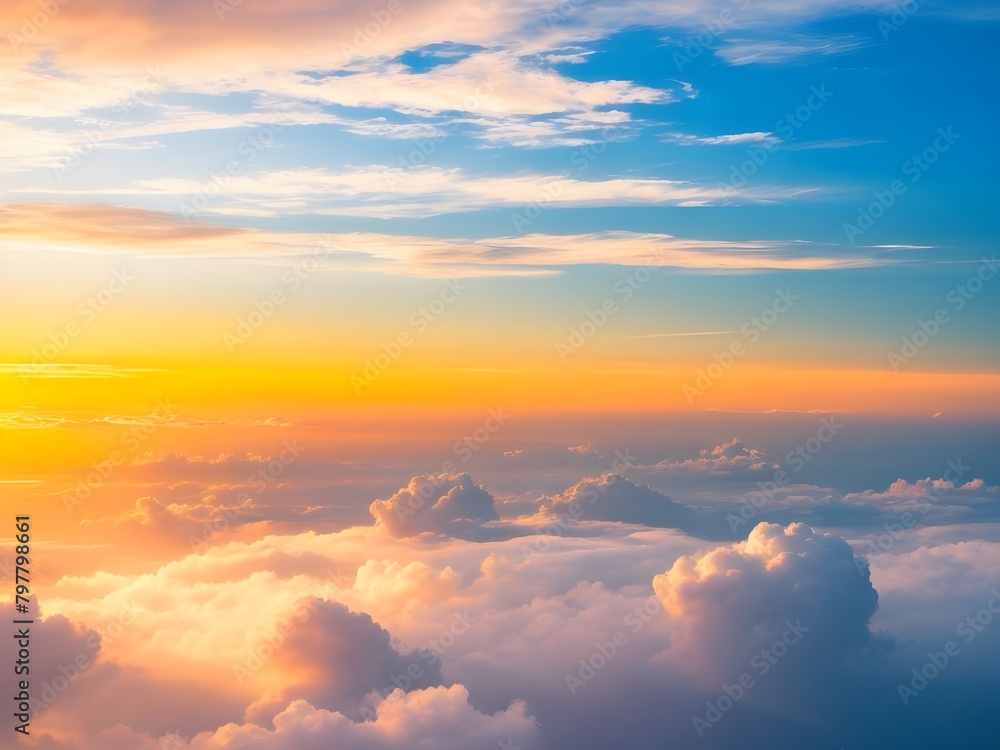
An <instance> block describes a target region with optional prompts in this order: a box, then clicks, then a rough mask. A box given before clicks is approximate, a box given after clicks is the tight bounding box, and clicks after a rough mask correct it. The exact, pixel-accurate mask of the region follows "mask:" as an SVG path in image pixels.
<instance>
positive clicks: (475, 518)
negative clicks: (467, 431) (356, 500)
mask: <svg viewBox="0 0 1000 750" xmlns="http://www.w3.org/2000/svg"><path fill="white" fill-rule="evenodd" d="M369 510H370V511H371V514H372V515H373V516H374V517H375V522H376V524H378V525H380V526H382V527H384V528H385V529H386V530H388V531H389V533H390V534H393V535H394V536H401V537H402V536H414V535H415V534H419V533H421V532H424V531H431V532H436V533H451V532H455V531H458V530H461V529H463V528H465V527H468V526H470V525H478V524H479V523H482V522H484V521H495V520H497V519H499V516H498V515H497V512H496V508H495V507H494V499H493V495H491V494H490V493H489V492H487V491H486V490H484V489H483V488H482V487H480V486H478V485H476V484H474V483H473V481H472V478H471V477H470V476H469V475H468V474H438V475H437V476H431V477H424V476H419V477H414V478H413V479H411V480H410V483H409V484H408V485H407V486H406V487H404V488H403V489H401V490H399V491H398V492H397V493H396V494H394V495H393V496H392V497H390V498H389V499H388V500H376V501H375V502H373V503H372V504H371V506H370V507H369ZM468 522H471V523H468Z"/></svg>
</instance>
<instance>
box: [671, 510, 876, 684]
mask: <svg viewBox="0 0 1000 750" xmlns="http://www.w3.org/2000/svg"><path fill="white" fill-rule="evenodd" d="M653 587H654V589H655V590H656V593H657V595H658V596H659V597H660V599H661V601H662V602H663V605H664V607H665V609H666V611H667V613H668V614H669V615H670V616H671V617H672V618H673V620H674V621H675V622H676V623H678V625H679V627H678V636H677V637H678V640H677V641H676V642H675V643H674V644H672V648H676V649H680V651H681V652H683V653H684V654H685V661H686V664H687V666H688V667H690V668H691V669H692V671H693V672H694V673H696V674H698V675H699V676H700V677H701V678H702V679H709V680H723V679H726V678H729V677H731V676H732V675H733V672H734V669H735V667H736V666H737V665H739V664H740V662H741V661H745V660H746V659H747V658H749V657H748V655H749V654H752V653H754V652H757V651H759V650H760V649H762V648H765V647H766V646H768V645H770V644H771V643H773V642H774V641H776V640H779V639H781V637H782V635H783V634H784V632H785V631H786V630H787V629H788V628H789V623H790V624H791V625H793V626H794V625H801V626H802V627H803V628H805V629H807V632H808V635H809V637H808V638H803V639H802V645H803V649H802V651H808V652H809V653H810V655H811V656H812V657H813V659H816V660H818V663H817V662H816V661H814V662H812V665H811V666H812V667H813V668H815V667H817V666H819V665H820V664H822V665H823V667H824V668H827V667H830V668H832V667H833V666H834V665H835V664H836V663H837V661H838V660H839V659H840V658H842V657H843V655H844V653H845V652H847V651H849V650H850V649H857V648H862V647H865V646H867V645H868V644H869V643H870V642H871V639H872V634H871V633H870V631H869V629H868V623H869V620H870V619H871V617H872V615H873V614H874V613H875V610H876V608H877V606H878V594H877V593H876V592H875V589H874V588H873V587H872V585H871V582H870V580H869V577H868V574H867V571H866V570H865V566H864V565H863V564H861V565H859V564H857V563H856V561H855V556H854V553H853V551H852V550H851V548H850V546H849V545H848V544H847V543H846V542H845V541H844V540H843V539H840V538H838V537H833V536H829V535H823V534H817V533H816V532H814V531H813V530H812V529H811V528H809V527H808V526H806V525H805V524H792V525H790V526H788V527H782V526H780V525H777V524H768V523H762V524H758V525H757V526H756V527H755V528H754V529H753V531H751V532H750V535H749V537H748V538H747V541H745V542H739V543H737V544H734V545H732V546H729V547H719V548H717V549H714V550H712V551H710V552H708V553H705V554H703V555H691V556H686V557H682V558H680V559H679V560H677V561H676V562H675V563H674V564H673V565H672V566H671V568H670V570H668V571H667V572H665V573H663V574H662V575H659V576H657V577H656V578H654V579H653Z"/></svg>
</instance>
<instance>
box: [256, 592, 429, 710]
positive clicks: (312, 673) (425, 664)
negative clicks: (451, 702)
mask: <svg viewBox="0 0 1000 750" xmlns="http://www.w3.org/2000/svg"><path fill="white" fill-rule="evenodd" d="M298 606H299V608H300V609H299V613H298V614H297V615H293V616H291V617H289V619H288V627H289V629H290V634H289V636H288V638H287V640H285V641H284V642H283V643H282V645H281V648H280V650H279V651H278V653H277V656H276V658H277V659H278V664H277V667H278V668H279V669H283V670H286V671H287V672H288V674H291V675H295V677H294V678H293V680H292V681H291V684H286V685H285V686H283V687H281V688H279V689H277V690H269V691H268V692H267V693H266V694H265V695H264V696H263V697H262V698H261V699H260V700H258V701H257V702H256V703H254V704H253V705H252V706H250V707H249V708H248V709H247V719H248V720H250V721H252V722H253V723H256V724H262V725H265V726H266V725H267V724H268V723H270V722H271V721H272V720H273V719H275V717H276V715H277V714H279V713H280V712H281V710H282V709H283V708H284V707H285V706H287V705H288V704H289V703H291V702H292V701H294V700H302V699H304V700H308V701H309V702H310V703H311V704H312V705H314V706H316V707H318V708H324V709H328V710H336V711H341V712H344V713H349V712H350V713H351V714H357V711H358V709H359V708H361V706H362V704H363V702H364V700H365V697H366V696H367V695H368V694H369V693H371V692H373V691H374V692H376V693H379V694H380V695H381V696H388V694H389V693H391V692H392V691H393V690H395V689H396V688H397V687H398V686H399V685H406V687H407V689H408V690H409V689H411V688H412V689H420V688H426V687H433V686H437V685H439V684H440V682H441V673H440V660H439V659H437V658H436V657H434V658H428V655H427V654H425V653H423V652H417V651H410V652H406V653H402V652H400V651H397V650H396V648H394V647H393V645H392V643H391V637H390V635H389V633H388V632H387V631H385V630H384V629H382V628H381V627H380V626H379V625H378V624H377V623H375V622H374V621H373V620H372V618H371V617H370V616H369V615H367V614H363V613H358V612H351V611H350V610H349V609H348V608H347V607H345V606H344V605H343V604H340V603H338V602H329V601H325V600H321V599H315V598H312V599H305V600H303V601H301V602H300V603H299V605H298ZM299 620H302V621H301V622H300V621H299ZM404 679H405V683H404V682H403V680H404ZM358 718H360V716H359V717H358Z"/></svg>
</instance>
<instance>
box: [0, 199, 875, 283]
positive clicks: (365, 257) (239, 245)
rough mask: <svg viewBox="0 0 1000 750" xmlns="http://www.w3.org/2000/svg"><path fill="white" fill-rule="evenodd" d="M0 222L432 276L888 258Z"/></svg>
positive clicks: (630, 242) (43, 212) (601, 237)
mask: <svg viewBox="0 0 1000 750" xmlns="http://www.w3.org/2000/svg"><path fill="white" fill-rule="evenodd" d="M370 189H373V188H370ZM512 195H513V194H512ZM520 199H521V200H523V195H522V196H521V198H520ZM0 228H2V229H3V230H4V232H5V233H6V235H7V238H8V239H7V242H8V248H10V249H17V250H43V249H45V250H52V249H59V250H64V251H68V252H91V253H116V254H133V255H168V256H178V257H191V258H194V257H241V258H256V259H262V258H264V259H271V260H272V261H275V262H290V261H291V260H293V259H296V260H301V259H302V257H303V256H308V257H309V258H311V259H313V260H314V261H315V262H316V263H317V264H321V265H322V266H323V267H325V268H330V269H350V270H376V269H378V270H382V271H385V272H389V273H400V274H407V275H417V276H430V277H434V278H442V277H448V276H465V277H470V276H472V277H474V276H490V275H513V276H530V275H538V274H547V273H554V272H557V271H558V270H559V269H561V268H563V267H566V266H573V265H583V264H612V265H628V266H651V267H673V268H686V269H692V270H698V269H701V270H706V271H711V272H714V273H718V272H719V271H726V270H728V271H749V270H794V269H801V270H805V269H809V270H823V269H837V268H863V267H871V266H879V265H885V264H888V263H891V262H893V261H892V259H890V258H889V257H888V256H887V255H885V254H884V253H883V254H879V253H876V252H874V251H873V250H871V249H870V248H864V247H851V248H850V249H846V248H844V247H841V246H838V245H824V244H819V243H810V242H802V241H731V240H719V241H715V240H701V239H684V238H680V237H673V236H671V235H666V234H654V233H639V232H628V231H603V232H593V233H589V234H576V235H547V234H525V235H523V236H519V237H514V236H507V237H495V238H487V239H474V240H473V239H434V238H429V237H415V236H405V235H389V234H374V233H362V232H356V233H351V234H322V235H321V234H309V233H300V232H274V231H264V230H253V229H237V228H229V227H221V226H215V225H211V224H205V223H195V222H192V223H187V222H184V221H182V220H179V219H177V218H175V217H173V216H170V215H168V214H164V213H159V212H155V211H144V210H139V209H130V208H118V207H112V206H67V205H55V206H53V205H47V204H30V205H16V206H6V207H2V208H0Z"/></svg>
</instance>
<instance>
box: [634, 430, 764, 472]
mask: <svg viewBox="0 0 1000 750" xmlns="http://www.w3.org/2000/svg"><path fill="white" fill-rule="evenodd" d="M644 468H650V469H654V470H663V471H667V472H707V473H718V474H736V473H742V472H759V471H765V470H768V469H771V470H773V469H778V468H780V466H779V465H778V464H775V463H772V462H771V461H769V460H768V459H767V456H766V455H765V454H764V452H763V451H759V450H757V449H755V448H747V447H746V446H745V445H744V444H743V441H741V440H740V439H739V438H737V437H734V438H733V439H732V440H730V441H729V442H728V443H722V444H720V445H717V446H715V447H714V448H711V449H704V450H701V451H699V452H698V458H688V459H684V460H682V461H660V462H659V463H656V464H654V465H652V466H650V467H644Z"/></svg>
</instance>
